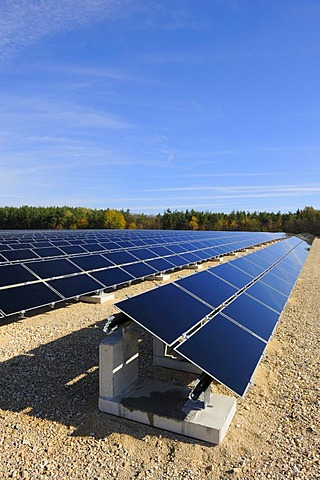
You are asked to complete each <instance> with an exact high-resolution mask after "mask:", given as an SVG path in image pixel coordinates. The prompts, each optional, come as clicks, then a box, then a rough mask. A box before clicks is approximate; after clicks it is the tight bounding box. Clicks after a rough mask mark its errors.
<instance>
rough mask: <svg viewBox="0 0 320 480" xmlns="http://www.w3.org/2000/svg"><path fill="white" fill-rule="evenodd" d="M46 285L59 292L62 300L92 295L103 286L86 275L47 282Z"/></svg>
mask: <svg viewBox="0 0 320 480" xmlns="http://www.w3.org/2000/svg"><path fill="white" fill-rule="evenodd" d="M47 283H48V285H50V287H52V288H54V289H55V290H56V291H57V292H59V293H60V294H61V295H62V296H63V297H64V298H75V297H78V296H79V295H85V294H87V293H93V292H96V291H99V290H102V289H103V286H102V285H101V284H100V283H98V282H97V281H96V280H94V279H93V278H91V277H89V275H87V274H85V273H84V274H80V275H75V276H72V277H64V278H57V279H55V280H49V281H48V282H47Z"/></svg>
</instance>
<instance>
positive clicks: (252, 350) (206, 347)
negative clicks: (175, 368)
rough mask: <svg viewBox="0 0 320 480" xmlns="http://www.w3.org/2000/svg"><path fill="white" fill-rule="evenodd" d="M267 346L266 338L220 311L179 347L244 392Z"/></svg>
mask: <svg viewBox="0 0 320 480" xmlns="http://www.w3.org/2000/svg"><path fill="white" fill-rule="evenodd" d="M265 347H266V343H265V342H263V341H262V340H260V339H258V338H257V337H255V336H254V335H252V334H251V333H249V332H247V331H246V330H244V329H242V328H240V327H239V326H237V325H235V324H234V323H232V322H231V321H229V320H228V319H227V318H225V317H223V316H222V315H217V316H216V317H214V318H213V319H212V320H210V321H209V322H207V323H206V324H205V325H204V326H203V327H202V328H201V329H200V330H198V331H197V332H196V333H195V334H194V335H192V336H191V337H190V338H189V339H188V340H186V341H185V342H184V343H182V344H181V345H179V347H177V348H176V350H177V352H179V353H180V354H182V355H183V356H184V357H186V358H187V359H191V361H192V363H194V364H195V365H197V366H198V367H199V368H200V369H201V370H203V371H204V372H206V373H208V374H209V375H210V376H211V377H213V378H215V379H216V380H218V381H219V382H220V383H223V384H224V385H226V386H227V387H228V388H230V389H231V390H233V391H234V392H235V393H237V394H238V395H240V396H243V395H244V394H245V392H246V390H247V387H248V384H249V382H250V380H251V378H252V376H253V373H254V371H255V369H256V366H257V365H258V363H259V361H260V358H261V356H262V354H263V352H264V349H265Z"/></svg>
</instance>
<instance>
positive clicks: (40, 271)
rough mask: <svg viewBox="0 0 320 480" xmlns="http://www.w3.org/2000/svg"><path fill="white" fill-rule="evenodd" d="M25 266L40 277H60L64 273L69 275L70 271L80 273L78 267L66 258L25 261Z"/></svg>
mask: <svg viewBox="0 0 320 480" xmlns="http://www.w3.org/2000/svg"><path fill="white" fill-rule="evenodd" d="M25 266H26V267H28V268H29V269H30V270H32V271H33V272H34V273H35V274H36V275H38V277H40V278H42V279H45V278H53V277H60V276H64V275H70V274H72V273H80V270H79V268H77V267H76V266H75V265H73V264H72V263H71V262H70V261H69V260H67V259H66V258H61V259H57V260H45V261H40V262H39V261H38V262H27V263H25Z"/></svg>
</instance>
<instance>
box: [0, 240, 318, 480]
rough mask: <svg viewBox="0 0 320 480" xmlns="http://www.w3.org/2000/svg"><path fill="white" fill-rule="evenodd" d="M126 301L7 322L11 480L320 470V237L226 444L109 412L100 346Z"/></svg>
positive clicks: (6, 453) (3, 335)
mask: <svg viewBox="0 0 320 480" xmlns="http://www.w3.org/2000/svg"><path fill="white" fill-rule="evenodd" d="M187 273H188V274H189V273H190V272H180V273H179V275H185V274H187ZM175 275H177V274H175ZM153 285H154V282H150V281H148V282H144V283H141V284H139V285H134V286H131V287H129V288H126V289H122V290H120V291H118V292H117V293H116V299H117V300H118V299H121V298H124V296H125V295H126V294H130V295H133V294H136V293H138V292H141V291H144V290H146V289H149V288H151V287H152V286H153ZM115 311H116V309H115V307H113V306H112V305H111V304H108V305H106V304H104V305H88V304H83V303H77V304H70V305H68V306H67V307H65V308H60V309H56V310H52V311H49V312H46V313H43V314H41V315H37V316H33V317H30V318H25V319H23V320H20V321H18V322H15V323H11V324H7V325H3V326H1V327H0V358H1V361H2V364H1V366H0V447H1V448H0V478H1V480H2V479H3V480H7V479H12V478H13V479H25V480H41V479H67V478H68V479H69V480H78V479H83V480H86V479H88V480H89V479H90V480H98V479H99V480H107V479H112V478H117V479H118V480H128V479H140V480H165V479H169V478H170V479H177V480H180V479H212V480H216V479H219V480H226V479H239V480H240V479H242V480H247V479H279V480H280V479H281V480H282V479H301V480H302V479H305V480H316V479H320V455H319V411H320V408H319V407H320V382H319V371H320V369H319V330H320V326H319V325H320V240H319V239H316V240H315V242H314V244H313V247H312V249H311V252H310V255H309V257H308V260H307V262H306V264H305V266H304V268H303V271H302V274H301V275H300V278H299V280H298V282H297V284H296V286H295V289H294V292H293V294H292V296H291V298H290V300H289V302H288V304H287V306H286V309H285V311H284V313H283V315H282V318H281V320H280V323H279V325H278V327H277V331H276V333H275V336H274V338H273V339H272V341H271V342H270V343H269V346H268V349H267V355H266V356H265V358H264V359H263V361H262V363H261V364H260V366H259V368H258V369H257V372H256V375H255V379H254V380H255V385H254V386H253V387H251V388H250V390H249V392H248V394H247V396H246V398H245V399H240V400H238V407H237V414H236V416H235V418H234V420H233V423H232V425H231V427H230V429H229V431H228V434H227V436H226V437H225V440H224V442H223V443H222V445H220V446H216V447H214V446H211V445H208V444H205V443H203V442H197V441H194V440H192V439H188V438H185V437H182V436H177V435H174V434H171V433H167V432H163V431H160V430H157V429H153V428H151V427H147V426H145V425H139V424H136V423H133V422H130V421H127V420H124V419H119V418H117V417H112V416H110V415H107V414H104V413H102V412H99V410H98V408H97V399H98V345H99V342H100V341H101V340H102V339H103V337H104V334H103V331H102V327H103V325H104V320H105V319H106V318H107V317H108V316H109V315H111V314H112V313H113V312H115ZM142 344H143V346H144V354H143V356H142V362H143V369H145V368H146V367H147V365H148V364H149V356H148V353H150V338H149V336H148V335H147V334H143V335H142ZM214 390H216V391H219V392H224V393H228V392H227V391H226V390H224V389H223V388H222V387H217V386H215V387H214Z"/></svg>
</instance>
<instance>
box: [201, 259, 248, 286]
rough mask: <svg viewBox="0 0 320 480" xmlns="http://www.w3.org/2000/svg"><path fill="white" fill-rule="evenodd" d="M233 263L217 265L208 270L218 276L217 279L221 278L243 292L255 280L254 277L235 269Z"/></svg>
mask: <svg viewBox="0 0 320 480" xmlns="http://www.w3.org/2000/svg"><path fill="white" fill-rule="evenodd" d="M232 263H233V262H229V263H225V264H222V265H217V266H216V267H213V268H208V270H207V271H208V272H210V273H212V274H214V275H216V276H217V277H220V278H221V279H223V280H224V281H226V282H229V283H231V284H232V285H233V286H234V287H236V288H237V289H239V290H241V289H242V288H244V287H245V286H246V285H248V284H249V283H251V282H252V281H253V280H254V279H253V278H252V276H250V275H248V274H247V273H245V272H243V271H242V270H239V269H238V268H234V267H233V265H232Z"/></svg>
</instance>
